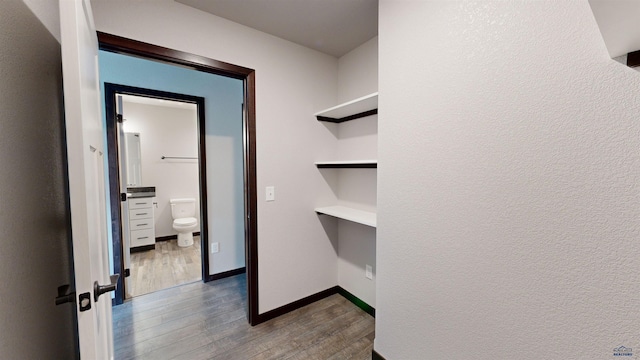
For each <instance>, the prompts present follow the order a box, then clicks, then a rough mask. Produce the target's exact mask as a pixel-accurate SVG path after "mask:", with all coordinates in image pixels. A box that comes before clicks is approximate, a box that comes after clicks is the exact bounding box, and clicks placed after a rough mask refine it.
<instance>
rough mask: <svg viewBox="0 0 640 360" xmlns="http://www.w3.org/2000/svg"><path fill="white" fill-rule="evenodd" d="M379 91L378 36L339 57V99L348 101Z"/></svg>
mask: <svg viewBox="0 0 640 360" xmlns="http://www.w3.org/2000/svg"><path fill="white" fill-rule="evenodd" d="M376 91H378V37H377V36H376V37H374V38H373V39H371V40H369V41H367V42H365V43H364V44H362V45H360V46H358V47H357V48H355V49H353V50H351V51H350V52H348V53H347V54H344V55H343V56H342V57H341V58H340V59H338V101H339V102H341V103H342V102H346V101H349V100H353V99H356V98H359V97H361V96H364V95H369V94H371V93H373V92H376Z"/></svg>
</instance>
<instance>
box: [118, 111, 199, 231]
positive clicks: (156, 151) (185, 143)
mask: <svg viewBox="0 0 640 360" xmlns="http://www.w3.org/2000/svg"><path fill="white" fill-rule="evenodd" d="M123 114H124V118H125V119H126V121H125V123H124V126H125V129H126V131H127V132H137V133H140V150H141V153H142V165H141V166H142V186H155V187H156V198H155V200H154V201H156V202H157V203H158V206H157V207H156V208H155V209H154V222H155V230H156V237H159V236H168V235H176V234H177V232H176V231H175V230H174V229H173V218H172V217H171V205H170V204H169V200H170V199H174V198H194V199H196V218H197V219H198V224H200V211H199V209H200V201H199V200H200V189H199V186H200V185H199V178H198V160H171V159H165V160H162V159H161V158H162V156H187V157H188V156H193V157H196V158H197V157H198V126H197V125H198V123H197V121H198V115H197V113H196V105H193V106H192V108H191V109H182V108H175V107H167V106H158V105H151V104H140V103H133V102H126V101H125V102H124V104H123ZM196 231H199V230H196Z"/></svg>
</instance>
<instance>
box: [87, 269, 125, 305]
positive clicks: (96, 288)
mask: <svg viewBox="0 0 640 360" xmlns="http://www.w3.org/2000/svg"><path fill="white" fill-rule="evenodd" d="M119 278H120V274H113V275H111V277H110V280H111V284H108V285H100V284H98V282H97V281H94V282H93V301H95V302H97V301H98V298H99V297H100V295H102V294H104V293H108V292H109V291H113V290H115V289H116V287H117V286H118V279H119Z"/></svg>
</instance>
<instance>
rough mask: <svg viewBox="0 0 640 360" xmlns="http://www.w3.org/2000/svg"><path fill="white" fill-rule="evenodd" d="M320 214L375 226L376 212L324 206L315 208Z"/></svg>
mask: <svg viewBox="0 0 640 360" xmlns="http://www.w3.org/2000/svg"><path fill="white" fill-rule="evenodd" d="M315 211H316V212H317V213H320V214H325V215H330V216H333V217H337V218H339V219H344V220H349V221H353V222H356V223H359V224H363V225H367V226H371V227H376V213H373V212H369V211H363V210H358V209H353V208H350V207H346V206H340V205H336V206H326V207H319V208H316V209H315Z"/></svg>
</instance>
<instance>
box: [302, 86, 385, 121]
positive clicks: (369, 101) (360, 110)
mask: <svg viewBox="0 0 640 360" xmlns="http://www.w3.org/2000/svg"><path fill="white" fill-rule="evenodd" d="M377 113H378V93H377V92H375V93H373V94H369V95H366V96H363V97H360V98H357V99H355V100H351V101H348V102H346V103H343V104H340V105H337V106H334V107H331V108H328V109H325V110H322V111H319V112H317V113H315V114H314V116H315V117H316V119H318V121H328V122H333V123H341V122H345V121H349V120H354V119H359V118H362V117H365V116H371V115H375V114H377Z"/></svg>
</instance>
